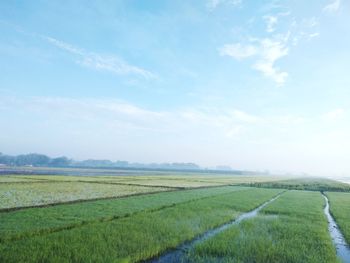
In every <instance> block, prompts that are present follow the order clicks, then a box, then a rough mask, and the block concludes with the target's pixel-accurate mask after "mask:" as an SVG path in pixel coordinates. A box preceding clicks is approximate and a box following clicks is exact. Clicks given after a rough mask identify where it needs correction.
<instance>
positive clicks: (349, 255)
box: [322, 193, 350, 263]
mask: <svg viewBox="0 0 350 263" xmlns="http://www.w3.org/2000/svg"><path fill="white" fill-rule="evenodd" d="M322 195H323V197H324V199H325V200H326V207H325V208H324V213H325V214H326V217H327V219H328V230H329V233H330V235H331V237H332V241H333V244H334V246H335V248H336V250H337V255H338V257H339V258H340V259H341V260H342V261H343V262H345V263H350V247H349V246H348V245H347V243H346V241H345V238H344V236H343V234H342V233H341V232H340V230H339V227H338V225H337V223H336V222H335V220H334V218H333V217H332V215H331V213H330V212H329V201H328V198H327V196H325V195H324V194H323V193H322Z"/></svg>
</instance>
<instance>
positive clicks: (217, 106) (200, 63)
mask: <svg viewBox="0 0 350 263" xmlns="http://www.w3.org/2000/svg"><path fill="white" fill-rule="evenodd" d="M349 25H350V1H348V0H317V1H316V0H310V1H307V3H306V2H305V1H302V0H298V1H295V0H294V1H291V0H290V1H288V0H286V1H278V0H276V1H273V0H271V1H253V0H201V1H199V0H189V1H180V0H150V1H142V0H125V1H121V0H113V1H112V0H106V1H98V0H96V1H93V0H89V1H85V0H75V1H68V0H63V1H54V0H50V1H48V0H47V1H42V0H37V1H18V0H3V1H0V72H1V75H0V152H3V153H6V154H21V153H29V152H37V153H44V154H47V155H49V156H52V157H56V156H62V155H65V156H68V157H71V158H74V159H77V160H82V159H87V158H95V159H111V160H127V161H130V162H146V163H150V162H158V163H161V162H195V163H197V164H199V165H201V166H202V167H214V166H216V165H229V166H231V167H232V168H235V169H247V170H258V171H265V170H269V171H272V172H289V173H308V174H315V175H328V176H332V175H350V74H349V69H350V27H349Z"/></svg>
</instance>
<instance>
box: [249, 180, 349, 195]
mask: <svg viewBox="0 0 350 263" xmlns="http://www.w3.org/2000/svg"><path fill="white" fill-rule="evenodd" d="M246 185H248V186H254V187H264V188H285V189H290V190H292V189H293V190H309V191H336V192H350V185H349V184H346V183H342V182H339V181H335V180H331V179H326V178H312V177H310V178H298V179H288V180H279V181H271V182H253V183H249V184H246Z"/></svg>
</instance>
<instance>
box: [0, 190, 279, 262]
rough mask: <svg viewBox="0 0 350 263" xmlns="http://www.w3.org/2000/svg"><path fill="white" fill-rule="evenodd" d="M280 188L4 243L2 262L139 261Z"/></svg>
mask: <svg viewBox="0 0 350 263" xmlns="http://www.w3.org/2000/svg"><path fill="white" fill-rule="evenodd" d="M278 192H280V190H277V189H251V190H247V191H237V192H232V193H229V194H224V195H219V196H215V197H212V198H207V199H204V200H197V201H194V202H188V203H184V204H179V205H176V206H173V207H170V208H165V209H161V210H159V211H154V212H141V213H137V214H136V215H134V216H131V217H128V218H121V219H117V220H112V221H109V222H102V223H101V222H99V223H94V224H89V225H86V226H82V227H79V228H74V229H71V230H65V231H60V232H56V233H51V234H47V235H42V236H35V237H29V238H25V239H21V240H16V241H9V242H4V243H1V244H0V261H1V262H135V261H139V260H144V259H147V258H150V257H153V256H155V255H157V254H160V253H162V252H164V251H165V250H167V249H170V248H173V247H176V246H178V245H179V244H180V243H182V242H184V241H186V240H190V239H192V238H194V237H195V236H197V235H199V234H201V233H203V232H205V231H207V230H209V229H212V228H215V227H217V226H219V225H221V224H224V223H226V222H229V221H231V220H233V219H234V218H236V217H237V216H238V215H239V214H240V213H241V212H244V211H248V210H251V209H253V208H255V207H257V206H258V205H260V204H261V203H263V202H265V201H266V200H269V199H271V198H272V197H273V196H275V195H276V194H277V193H278Z"/></svg>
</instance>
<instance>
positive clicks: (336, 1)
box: [323, 0, 340, 13]
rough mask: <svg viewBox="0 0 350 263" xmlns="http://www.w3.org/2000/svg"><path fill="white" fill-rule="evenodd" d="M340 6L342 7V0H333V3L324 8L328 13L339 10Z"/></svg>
mask: <svg viewBox="0 0 350 263" xmlns="http://www.w3.org/2000/svg"><path fill="white" fill-rule="evenodd" d="M339 8H340V0H332V2H331V3H329V4H328V5H326V6H325V7H324V8H323V11H324V12H328V13H335V12H337V11H338V10H339Z"/></svg>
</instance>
